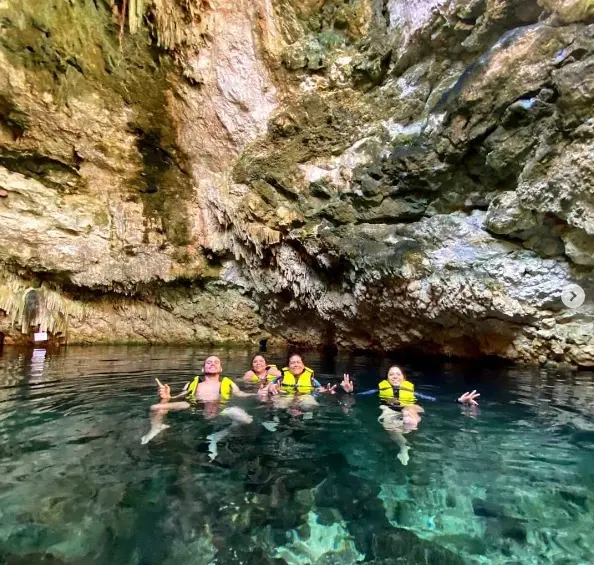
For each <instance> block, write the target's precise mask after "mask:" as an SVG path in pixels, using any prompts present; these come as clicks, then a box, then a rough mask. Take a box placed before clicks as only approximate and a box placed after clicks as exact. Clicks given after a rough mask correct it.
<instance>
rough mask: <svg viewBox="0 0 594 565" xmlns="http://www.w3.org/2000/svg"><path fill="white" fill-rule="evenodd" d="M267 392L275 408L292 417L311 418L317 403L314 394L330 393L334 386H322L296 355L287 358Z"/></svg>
mask: <svg viewBox="0 0 594 565" xmlns="http://www.w3.org/2000/svg"><path fill="white" fill-rule="evenodd" d="M268 389H269V390H268V392H270V394H272V395H273V404H274V405H275V407H276V408H281V409H287V410H288V411H289V413H290V414H292V415H295V416H296V415H300V414H304V417H305V414H307V415H308V417H311V412H312V410H313V408H315V407H316V406H317V405H318V403H317V401H316V399H315V398H314V396H313V395H314V393H324V392H327V393H331V394H333V393H334V392H335V390H336V385H334V386H330V385H328V386H322V384H321V383H320V382H319V381H318V380H317V379H316V378H315V375H314V372H313V370H312V369H310V368H309V367H306V366H305V363H304V362H303V357H301V355H299V354H298V353H293V354H292V355H290V356H289V360H288V363H287V366H286V367H283V369H282V371H281V375H280V376H279V377H276V378H275V379H274V380H273V381H272V383H271V384H270V385H269V387H268Z"/></svg>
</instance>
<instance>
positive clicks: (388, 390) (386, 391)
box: [378, 379, 415, 406]
mask: <svg viewBox="0 0 594 565" xmlns="http://www.w3.org/2000/svg"><path fill="white" fill-rule="evenodd" d="M378 388H379V395H380V398H383V399H387V398H394V388H393V387H392V385H391V384H390V381H388V379H385V380H383V381H382V382H381V383H380V384H379V387H378ZM414 390H415V385H413V384H412V383H411V382H410V381H402V382H401V383H400V388H399V389H398V400H399V402H400V404H402V405H404V406H410V405H411V404H414V403H415V395H414V394H413V393H414Z"/></svg>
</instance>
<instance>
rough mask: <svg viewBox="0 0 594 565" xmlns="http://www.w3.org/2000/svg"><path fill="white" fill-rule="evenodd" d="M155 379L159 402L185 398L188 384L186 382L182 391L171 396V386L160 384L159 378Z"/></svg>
mask: <svg viewBox="0 0 594 565" xmlns="http://www.w3.org/2000/svg"><path fill="white" fill-rule="evenodd" d="M155 381H157V386H158V387H159V398H160V399H161V402H171V401H172V400H177V399H178V398H185V397H186V395H187V390H188V386H189V384H190V383H186V385H185V386H184V388H183V390H182V392H180V393H179V394H177V395H176V396H171V387H170V386H169V385H167V384H166V385H164V384H162V383H161V381H160V380H159V379H155Z"/></svg>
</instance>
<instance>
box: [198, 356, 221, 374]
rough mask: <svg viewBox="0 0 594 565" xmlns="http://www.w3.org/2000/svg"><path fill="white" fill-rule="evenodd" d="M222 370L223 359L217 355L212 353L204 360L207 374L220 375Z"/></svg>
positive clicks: (204, 368) (204, 369)
mask: <svg viewBox="0 0 594 565" xmlns="http://www.w3.org/2000/svg"><path fill="white" fill-rule="evenodd" d="M222 370H223V369H222V367H221V360H220V359H219V358H218V357H217V356H216V355H211V356H210V357H207V358H206V359H205V360H204V367H203V371H204V375H205V376H207V377H209V376H216V375H220V374H221V371H222Z"/></svg>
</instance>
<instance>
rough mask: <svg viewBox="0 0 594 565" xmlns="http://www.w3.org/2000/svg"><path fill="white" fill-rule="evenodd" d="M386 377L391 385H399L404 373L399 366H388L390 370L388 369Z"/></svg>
mask: <svg viewBox="0 0 594 565" xmlns="http://www.w3.org/2000/svg"><path fill="white" fill-rule="evenodd" d="M386 378H387V379H388V382H389V383H390V384H391V385H392V386H400V385H401V384H402V381H403V380H404V375H403V374H402V371H401V370H400V367H396V366H394V367H390V370H389V371H388V376H387V377H386Z"/></svg>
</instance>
